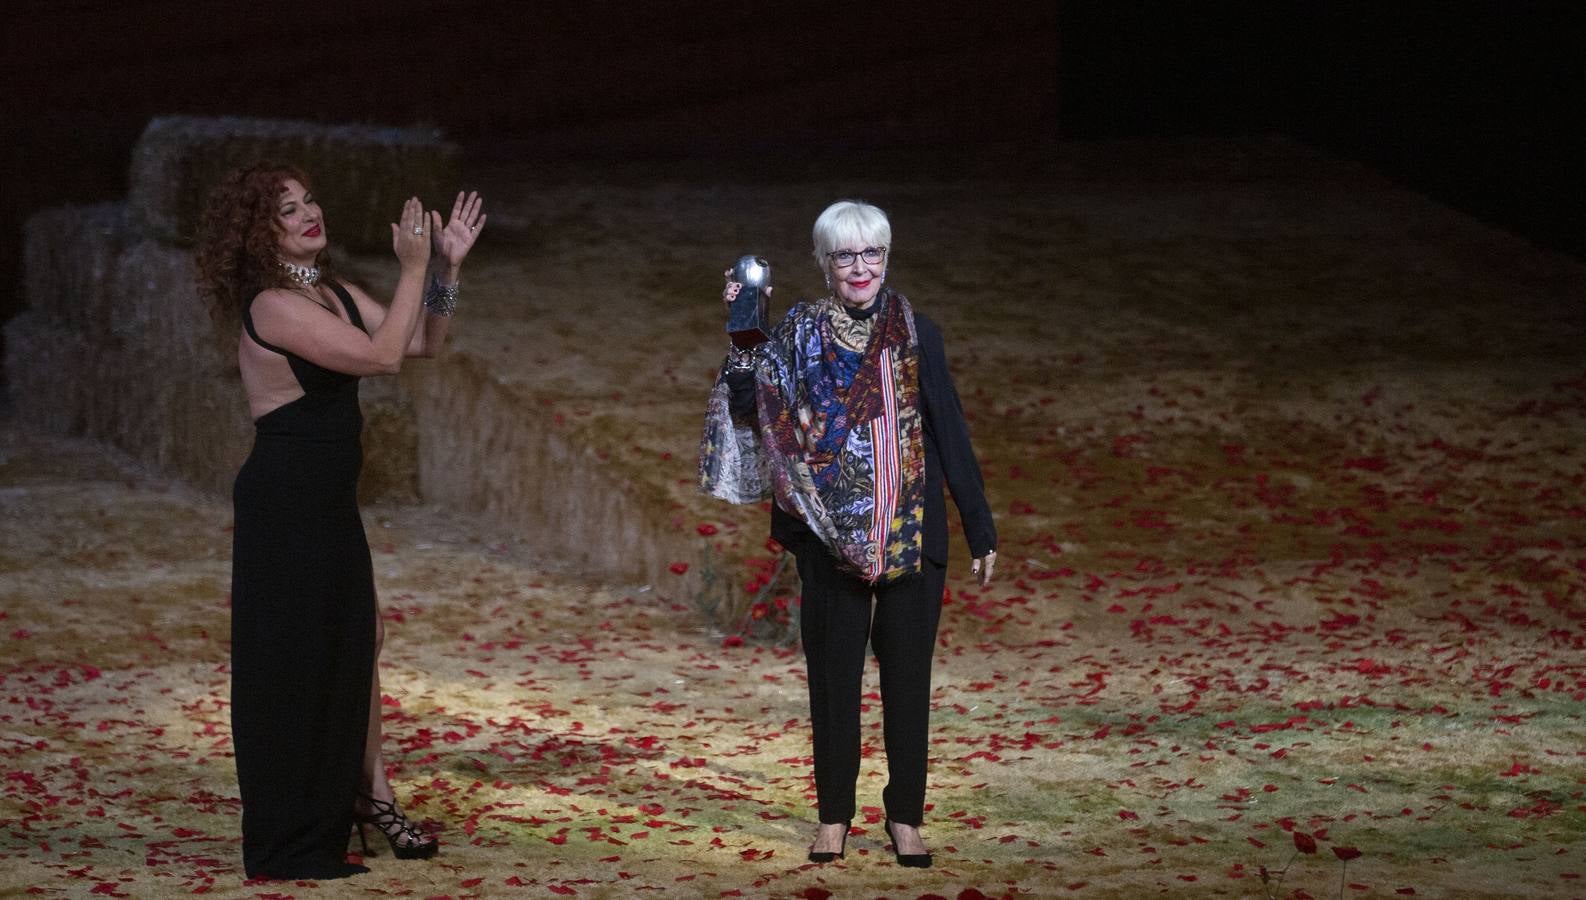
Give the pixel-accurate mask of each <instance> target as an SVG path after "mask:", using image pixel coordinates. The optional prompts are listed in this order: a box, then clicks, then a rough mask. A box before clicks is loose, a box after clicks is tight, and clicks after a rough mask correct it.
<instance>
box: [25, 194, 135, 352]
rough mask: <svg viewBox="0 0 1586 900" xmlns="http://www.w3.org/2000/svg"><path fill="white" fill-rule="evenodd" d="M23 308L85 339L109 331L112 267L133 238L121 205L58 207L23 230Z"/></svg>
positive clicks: (39, 215)
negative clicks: (84, 335) (86, 336)
mask: <svg viewBox="0 0 1586 900" xmlns="http://www.w3.org/2000/svg"><path fill="white" fill-rule="evenodd" d="M22 235H23V236H22V242H23V249H22V264H23V270H24V274H23V292H24V296H25V299H26V305H27V308H29V309H32V310H35V311H37V312H38V313H39V314H40V315H42V316H44V317H45V318H46V319H47V320H48V321H50V322H53V323H55V324H58V325H62V326H65V327H67V328H71V329H75V330H78V331H81V332H83V333H84V334H95V335H104V334H109V333H110V332H111V331H112V325H111V322H112V318H113V312H112V310H113V307H114V299H115V288H116V284H117V280H116V278H115V277H114V272H115V268H116V261H117V260H118V259H119V257H120V254H121V250H122V248H123V247H124V246H125V245H126V244H127V243H128V241H130V240H131V239H132V237H133V229H132V228H131V225H130V223H129V220H128V217H127V205H126V204H125V203H103V204H97V205H94V206H60V207H56V208H54V209H47V210H44V211H43V212H39V213H35V214H34V215H32V216H29V217H28V219H27V221H26V222H25V223H24V224H23V226H22Z"/></svg>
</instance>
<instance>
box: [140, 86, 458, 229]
mask: <svg viewBox="0 0 1586 900" xmlns="http://www.w3.org/2000/svg"><path fill="white" fill-rule="evenodd" d="M260 160H275V161H278V162H284V163H291V164H293V165H296V166H298V167H300V168H302V169H303V170H304V171H305V172H307V173H308V175H309V177H311V178H312V179H314V182H315V185H314V186H315V192H316V193H317V194H318V196H319V199H320V202H321V205H322V206H323V207H324V208H325V220H326V231H327V233H328V234H329V235H330V239H331V241H332V244H333V246H340V247H344V248H348V249H351V250H358V251H375V250H382V249H385V250H389V248H390V246H391V229H390V227H389V226H390V223H391V222H393V221H395V220H396V218H397V216H398V214H399V213H400V212H401V210H402V203H403V201H405V200H406V199H407V198H408V197H410V196H414V195H417V196H418V197H419V198H421V199H422V200H423V201H424V202H425V204H426V205H431V204H433V205H437V206H439V205H441V204H443V203H444V204H446V207H445V208H447V209H449V208H450V205H449V204H450V202H451V197H452V196H453V195H454V194H455V192H456V190H457V147H456V145H455V144H451V143H449V142H447V141H445V140H443V139H442V138H441V136H440V133H439V131H438V130H436V129H433V128H420V127H413V128H389V127H380V126H375V125H322V124H318V123H314V122H298V121H287V120H277V119H246V118H233V117H227V118H203V117H196V116H168V117H163V118H157V119H154V120H152V121H150V122H149V125H148V127H147V128H145V129H144V131H143V135H142V136H141V137H140V138H139V139H138V143H137V145H136V146H135V147H134V148H133V151H132V169H131V173H130V180H129V184H130V194H129V197H128V201H129V204H130V206H131V212H132V217H133V220H134V221H135V222H137V223H140V225H141V226H142V227H143V228H145V229H146V230H147V231H148V233H149V234H151V235H152V236H155V237H158V238H159V239H161V240H164V241H168V242H172V243H177V244H182V245H187V244H191V243H192V242H193V240H194V237H195V234H196V231H197V224H198V219H199V216H200V214H201V213H202V211H203V207H204V201H205V198H206V197H207V196H208V194H209V191H210V190H211V189H212V188H213V187H214V185H215V184H216V183H217V182H218V181H219V180H220V178H221V177H222V176H223V175H225V173H226V172H228V171H230V170H231V169H234V168H237V167H238V166H244V165H248V164H250V163H254V162H258V161H260Z"/></svg>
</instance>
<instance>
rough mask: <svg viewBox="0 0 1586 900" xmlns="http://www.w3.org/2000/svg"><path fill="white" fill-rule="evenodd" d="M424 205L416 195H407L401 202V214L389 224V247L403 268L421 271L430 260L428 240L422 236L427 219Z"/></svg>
mask: <svg viewBox="0 0 1586 900" xmlns="http://www.w3.org/2000/svg"><path fill="white" fill-rule="evenodd" d="M428 218H429V217H428V216H427V215H426V214H425V212H424V205H423V204H422V203H420V202H419V198H417V197H409V198H408V199H407V202H406V203H403V204H402V216H401V218H400V219H398V220H397V221H396V222H393V223H392V224H391V249H392V251H394V252H395V253H396V257H397V262H399V263H401V265H402V268H404V269H413V268H417V269H418V270H419V271H421V272H422V271H423V270H424V267H425V266H427V265H429V261H430V241H429V238H427V237H425V236H424V232H425V228H424V223H425V222H426V221H427V220H428Z"/></svg>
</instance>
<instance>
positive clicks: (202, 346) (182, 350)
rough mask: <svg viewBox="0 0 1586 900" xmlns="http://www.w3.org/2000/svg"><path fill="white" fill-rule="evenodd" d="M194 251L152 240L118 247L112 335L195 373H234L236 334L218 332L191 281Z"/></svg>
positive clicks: (114, 272) (113, 296)
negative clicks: (180, 364)
mask: <svg viewBox="0 0 1586 900" xmlns="http://www.w3.org/2000/svg"><path fill="white" fill-rule="evenodd" d="M194 266H195V264H194V261H193V252H192V251H191V250H189V249H186V248H181V247H172V246H171V245H169V244H165V243H161V242H159V241H155V240H142V241H138V242H136V243H132V244H129V245H127V246H125V247H123V248H122V251H121V253H120V255H119V256H118V257H117V259H116V264H115V267H114V269H113V272H112V277H113V278H114V284H113V285H112V287H111V291H110V293H111V295H112V309H113V312H114V317H113V319H112V320H111V322H110V329H109V331H110V333H111V334H114V335H115V336H116V337H117V338H120V339H122V340H124V341H127V342H128V343H129V344H133V345H136V346H137V347H138V348H139V349H142V350H144V351H146V352H148V353H151V354H156V355H168V356H170V357H173V358H177V359H180V360H182V361H183V364H184V366H185V367H187V368H190V369H191V370H193V371H194V372H196V373H200V374H202V373H210V374H214V375H234V374H235V373H236V371H237V335H236V334H219V333H217V331H216V328H215V323H214V320H213V319H212V318H211V316H210V315H209V310H208V306H207V305H206V304H205V302H204V300H203V298H201V297H200V296H199V294H198V287H197V285H196V284H195V282H194V277H195V272H194Z"/></svg>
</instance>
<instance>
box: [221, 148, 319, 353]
mask: <svg viewBox="0 0 1586 900" xmlns="http://www.w3.org/2000/svg"><path fill="white" fill-rule="evenodd" d="M287 179H294V180H296V181H297V183H298V184H301V185H302V186H303V189H304V190H305V191H309V190H312V185H311V184H310V182H309V179H308V176H307V175H305V174H304V173H303V171H302V170H301V169H299V168H297V167H296V166H291V165H284V164H281V163H273V162H261V163H256V164H254V165H251V166H246V167H244V168H241V169H235V170H233V171H231V172H229V173H227V174H226V176H225V177H224V178H222V179H221V180H220V183H219V184H217V185H215V188H214V190H212V191H210V192H209V201H208V203H207V204H206V205H205V207H204V215H203V218H202V219H201V220H200V221H199V227H198V259H197V263H198V289H199V292H200V293H202V294H204V295H205V296H206V297H208V298H210V300H211V305H210V314H211V315H212V316H213V317H214V318H215V321H216V324H217V325H218V326H220V327H221V329H222V332H223V336H224V335H229V334H234V333H235V331H236V328H237V324H238V322H239V321H240V319H241V316H242V309H243V307H244V306H245V305H246V304H247V302H248V301H249V300H252V299H253V297H254V296H255V295H257V294H258V293H259V292H260V291H262V290H265V289H267V288H273V287H291V286H293V283H292V282H291V281H290V280H289V279H288V277H287V274H286V270H285V269H283V268H282V267H281V262H280V259H279V256H278V252H279V251H278V247H279V242H280V229H279V227H278V226H277V225H276V217H277V210H278V209H279V208H280V207H279V204H280V197H281V191H282V190H283V189H284V187H285V185H286V182H287ZM314 262H315V265H317V266H319V270H320V277H321V278H322V279H328V278H330V277H331V271H330V269H331V264H330V256H329V254H328V253H326V252H324V251H321V252H320V254H319V257H318V258H317V259H316V260H315V261H314Z"/></svg>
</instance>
